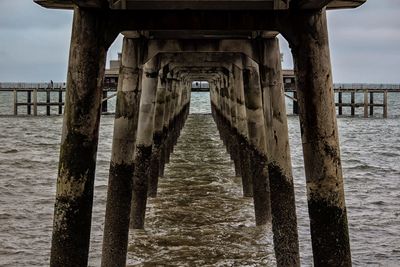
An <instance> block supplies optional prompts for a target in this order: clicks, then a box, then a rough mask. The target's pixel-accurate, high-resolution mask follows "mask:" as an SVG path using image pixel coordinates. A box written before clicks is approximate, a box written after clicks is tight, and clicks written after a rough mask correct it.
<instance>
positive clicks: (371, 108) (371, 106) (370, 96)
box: [369, 92, 374, 117]
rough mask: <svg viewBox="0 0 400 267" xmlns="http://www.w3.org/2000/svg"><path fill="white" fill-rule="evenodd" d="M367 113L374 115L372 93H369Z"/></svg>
mask: <svg viewBox="0 0 400 267" xmlns="http://www.w3.org/2000/svg"><path fill="white" fill-rule="evenodd" d="M369 115H370V116H371V117H372V116H374V93H373V92H370V93H369Z"/></svg>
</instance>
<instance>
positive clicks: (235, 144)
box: [229, 72, 242, 176]
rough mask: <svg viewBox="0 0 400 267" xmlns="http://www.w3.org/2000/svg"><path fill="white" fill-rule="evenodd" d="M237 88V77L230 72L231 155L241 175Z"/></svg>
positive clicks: (237, 172) (236, 171)
mask: <svg viewBox="0 0 400 267" xmlns="http://www.w3.org/2000/svg"><path fill="white" fill-rule="evenodd" d="M236 94H237V91H236V88H235V79H234V77H233V73H232V72H230V73H229V96H230V97H229V106H230V114H231V137H232V138H231V140H232V145H231V156H232V158H233V162H234V165H235V175H236V176H241V175H242V171H241V168H240V157H239V153H238V152H239V150H240V147H239V136H238V129H237V103H236Z"/></svg>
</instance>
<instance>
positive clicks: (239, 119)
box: [102, 39, 299, 266]
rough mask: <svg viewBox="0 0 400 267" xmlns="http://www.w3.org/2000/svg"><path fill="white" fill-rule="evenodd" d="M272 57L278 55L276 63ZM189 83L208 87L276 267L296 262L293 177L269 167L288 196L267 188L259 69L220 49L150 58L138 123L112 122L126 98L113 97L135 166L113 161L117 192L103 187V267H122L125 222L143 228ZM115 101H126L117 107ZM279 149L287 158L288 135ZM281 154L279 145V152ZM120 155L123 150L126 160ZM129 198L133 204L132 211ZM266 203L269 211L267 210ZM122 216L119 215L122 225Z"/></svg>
mask: <svg viewBox="0 0 400 267" xmlns="http://www.w3.org/2000/svg"><path fill="white" fill-rule="evenodd" d="M274 41H275V40H274ZM128 42H129V40H128V39H126V40H125V41H124V50H123V56H122V67H121V75H122V77H120V86H119V89H121V91H123V88H124V82H125V81H127V82H129V81H130V79H131V78H128V77H124V75H125V74H124V73H125V72H124V68H125V65H124V64H125V63H126V61H125V60H124V57H125V56H126V55H125V52H126V51H125V50H126V49H125V47H126V46H125V45H126V44H127V43H128ZM278 58H279V51H277V60H279V59H278ZM157 64H158V67H157ZM126 67H127V68H130V69H131V68H132V67H129V66H126ZM157 70H158V71H157ZM195 80H207V81H208V83H209V86H210V99H211V103H210V104H211V108H212V115H213V118H214V120H215V122H216V125H217V127H218V130H219V132H220V137H221V139H222V140H223V142H224V144H225V146H226V149H227V152H228V153H229V154H230V155H231V158H232V160H233V162H234V166H235V172H236V175H238V176H241V177H242V185H243V195H244V196H245V197H253V199H254V208H255V218H256V222H255V223H256V224H257V225H263V224H267V223H270V222H271V220H272V218H273V217H274V220H275V222H276V223H274V227H273V229H274V234H275V235H274V236H275V239H274V240H275V251H276V256H277V260H278V263H279V265H282V264H291V265H298V264H299V252H298V240H297V225H296V213H295V207H294V192H293V181H292V180H291V176H287V175H288V174H289V175H290V170H287V171H288V172H289V173H286V174H285V173H284V170H283V169H282V168H283V167H282V166H280V165H278V166H277V167H278V168H279V169H278V170H275V171H277V173H275V174H274V175H275V176H276V177H280V178H279V179H278V181H276V182H275V183H279V184H280V187H282V186H283V185H282V179H284V180H283V182H286V183H287V184H286V187H287V189H285V190H286V192H285V193H286V194H285V195H284V196H282V195H279V194H275V195H273V196H272V197H271V192H270V190H271V188H272V189H273V187H270V179H269V170H268V168H271V171H272V169H273V164H276V162H275V163H272V162H274V161H271V159H268V148H267V147H268V141H267V140H268V137H267V129H266V123H267V122H268V121H267V120H266V119H265V117H268V116H267V114H266V112H270V109H269V108H270V107H268V109H267V108H264V105H263V101H265V99H263V96H262V90H261V81H260V74H259V70H258V64H257V63H256V62H255V61H254V60H252V59H250V58H249V57H248V56H246V55H245V54H242V53H218V52H214V53H160V54H158V55H156V56H155V57H153V58H151V59H150V60H149V61H148V62H147V63H145V64H144V67H143V73H142V80H141V85H142V88H141V91H142V92H141V96H140V104H139V105H138V106H139V112H138V118H137V119H136V118H127V117H126V116H123V119H122V120H123V121H124V122H125V124H123V125H119V124H118V123H117V122H118V120H120V119H121V115H122V114H119V113H120V112H121V111H123V110H124V108H125V107H123V106H120V103H124V105H125V104H126V102H127V101H126V100H128V99H129V98H126V95H122V94H121V96H120V92H119V98H118V100H117V101H118V102H117V115H116V125H115V133H114V135H116V136H117V137H118V136H120V134H121V132H125V133H124V134H122V136H127V135H130V136H131V135H134V134H136V140H135V141H134V142H135V146H136V147H135V149H134V154H133V155H132V163H131V164H130V165H131V166H132V165H134V166H132V167H128V168H126V166H125V165H126V164H125V163H124V164H120V163H118V162H115V161H114V159H112V163H111V170H110V183H109V188H119V190H109V194H108V201H107V212H106V223H105V230H104V244H103V261H102V262H103V265H104V266H111V263H112V264H115V263H116V262H120V264H121V266H122V265H123V264H124V262H125V257H126V244H127V238H128V237H127V233H128V231H127V227H128V224H129V222H130V226H131V228H133V229H140V228H143V227H144V218H145V211H146V202H147V197H148V196H151V197H155V196H156V195H157V184H158V179H159V177H160V176H163V172H164V166H165V164H166V163H168V162H169V158H170V154H171V153H172V151H173V147H174V145H175V144H176V142H177V139H178V137H179V133H180V130H181V129H182V127H183V125H184V122H185V120H186V118H187V115H188V110H189V109H188V107H189V103H190V101H189V100H190V89H191V86H192V82H193V81H195ZM280 85H281V83H280ZM131 88H132V87H131ZM278 89H279V90H278V92H277V93H278V94H282V95H281V96H280V100H283V91H282V88H278ZM130 97H132V96H130ZM121 98H122V100H124V101H122V102H121V101H120V100H121ZM133 99H137V97H134V98H133ZM267 100H269V99H267ZM136 101H138V100H136ZM278 108H279V109H280V114H286V112H285V110H284V103H283V102H282V101H281V102H280V103H279V107H278ZM128 110H129V109H128ZM122 113H123V112H122ZM280 119H282V118H280ZM136 120H137V123H136V124H137V126H136V128H137V131H136V133H133V132H132V130H134V129H132V130H131V129H129V128H128V127H126V125H127V124H129V123H133V124H134V123H135V121H136ZM129 121H131V122H129ZM275 130H279V129H278V128H276V129H275ZM116 136H114V144H115V143H116V144H117V145H118V144H119V145H121V144H120V140H115V139H116ZM151 137H153V138H151ZM270 138H272V137H270ZM115 141H117V142H115ZM270 143H271V142H270ZM282 144H284V145H286V147H284V148H283V153H284V154H285V155H280V156H282V157H283V158H284V159H285V160H287V159H288V150H287V149H288V146H287V144H288V136H287V131H286V137H285V138H284V142H283V143H282ZM121 149H126V145H124V144H123V146H122V147H121V148H118V147H117V146H116V145H114V146H113V156H114V155H115V153H117V154H118V153H119V152H121ZM281 149H282V148H279V151H280V150H281ZM125 153H126V151H124V155H125ZM280 154H282V152H281V151H280ZM130 157H131V156H130ZM121 165H122V166H121ZM133 169H134V171H133V173H134V174H133V178H132V180H133V184H132V185H131V186H129V187H127V185H128V184H129V183H128V181H122V180H121V179H118V177H119V176H128V177H129V175H128V172H129V173H132V170H133ZM127 170H128V172H127ZM288 179H289V180H288ZM288 181H289V183H288ZM115 183H119V184H120V185H119V186H118V185H116V184H115ZM272 185H274V183H272ZM121 187H125V188H124V189H125V190H124V191H123V192H125V194H121V191H122V190H121ZM130 188H131V189H130ZM127 189H128V190H127ZM131 192H132V193H131ZM274 197H275V199H274ZM128 199H132V202H131V205H130V207H129V204H130V202H129V201H128ZM110 200H112V201H110ZM271 201H273V202H272V203H273V204H275V206H271ZM118 203H123V205H120V204H118ZM116 204H117V205H119V206H117V205H116ZM129 210H130V219H129V216H128V215H129V212H128V211H129ZM121 218H125V219H124V221H122V220H121ZM277 222H279V223H277ZM116 233H117V234H116ZM283 251H285V253H283Z"/></svg>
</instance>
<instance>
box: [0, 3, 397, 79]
mask: <svg viewBox="0 0 400 267" xmlns="http://www.w3.org/2000/svg"><path fill="white" fill-rule="evenodd" d="M71 22H72V12H71V11H60V10H49V9H44V8H41V7H40V6H38V5H36V4H34V3H33V1H32V0H0V81H1V82H12V81H20V82H22V81H31V82H37V81H49V80H54V81H65V80H66V69H67V61H68V50H69V41H70V35H71ZM328 23H329V34H330V47H331V59H332V64H333V77H334V81H335V82H368V83H400V1H399V0H368V2H367V3H366V4H365V5H364V6H362V7H361V8H358V9H354V10H353V9H352V10H338V11H330V12H329V15H328ZM281 46H282V53H284V63H283V66H284V68H292V65H293V64H292V60H291V54H290V50H289V48H288V47H287V43H286V42H285V41H284V40H283V39H282V38H281ZM120 49H121V38H119V39H118V40H117V41H116V42H115V43H114V45H113V46H112V47H111V49H110V51H109V57H112V58H116V57H117V52H118V51H120Z"/></svg>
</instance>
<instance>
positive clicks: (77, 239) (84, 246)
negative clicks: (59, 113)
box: [50, 7, 108, 267]
mask: <svg viewBox="0 0 400 267" xmlns="http://www.w3.org/2000/svg"><path fill="white" fill-rule="evenodd" d="M106 23H107V20H106V18H105V17H103V13H102V11H100V10H89V9H80V8H78V7H75V9H74V19H73V26H72V37H71V47H70V57H69V67H68V78H67V81H68V82H67V86H68V89H67V94H66V97H65V103H66V104H65V112H64V123H63V131H62V138H61V149H60V162H59V172H58V178H57V192H56V203H55V208H54V225H53V237H52V246H51V259H50V266H51V267H59V266H87V263H88V252H89V239H90V226H91V218H92V204H93V190H94V175H95V168H96V154H97V143H98V130H99V124H100V111H101V107H100V106H101V92H102V87H103V78H104V67H105V61H106V53H107V48H108V46H107V44H105V43H104V39H105V24H106ZM88 59H90V60H88Z"/></svg>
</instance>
